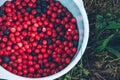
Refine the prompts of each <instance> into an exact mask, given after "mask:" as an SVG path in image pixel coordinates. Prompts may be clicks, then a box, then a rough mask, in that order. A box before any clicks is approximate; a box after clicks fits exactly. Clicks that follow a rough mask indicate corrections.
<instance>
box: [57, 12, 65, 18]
mask: <svg viewBox="0 0 120 80" xmlns="http://www.w3.org/2000/svg"><path fill="white" fill-rule="evenodd" d="M65 16H66V13H65V12H62V13H58V14H57V18H59V19H61V20H62V19H63V18H64V17H65Z"/></svg>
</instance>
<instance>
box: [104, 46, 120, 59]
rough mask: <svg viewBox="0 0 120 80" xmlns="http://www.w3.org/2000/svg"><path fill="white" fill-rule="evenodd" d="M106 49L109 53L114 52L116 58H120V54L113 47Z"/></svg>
mask: <svg viewBox="0 0 120 80" xmlns="http://www.w3.org/2000/svg"><path fill="white" fill-rule="evenodd" d="M106 49H107V50H108V51H109V52H112V53H113V54H114V55H115V56H116V57H118V58H120V52H119V51H118V50H116V49H113V48H111V47H106Z"/></svg>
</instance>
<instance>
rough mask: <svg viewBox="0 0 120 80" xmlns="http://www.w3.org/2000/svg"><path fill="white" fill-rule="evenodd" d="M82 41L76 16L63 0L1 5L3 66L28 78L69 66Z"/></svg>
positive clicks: (0, 54)
mask: <svg viewBox="0 0 120 80" xmlns="http://www.w3.org/2000/svg"><path fill="white" fill-rule="evenodd" d="M78 40H79V32H78V28H77V25H76V19H75V18H74V17H73V16H72V14H71V13H70V12H69V11H68V10H67V9H66V8H65V7H64V6H62V4H61V3H60V2H59V1H55V0H12V1H11V2H10V1H6V2H5V4H4V5H3V6H1V7H0V65H1V66H2V67H4V68H5V69H7V70H8V71H10V72H12V73H14V74H17V75H20V76H24V77H32V78H37V77H45V76H48V75H52V74H55V73H57V72H59V71H60V70H62V69H63V68H64V67H66V66H67V65H68V64H69V63H70V62H71V60H72V58H73V57H74V55H75V53H76V51H77V46H78Z"/></svg>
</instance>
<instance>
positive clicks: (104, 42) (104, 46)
mask: <svg viewBox="0 0 120 80" xmlns="http://www.w3.org/2000/svg"><path fill="white" fill-rule="evenodd" d="M113 37H114V34H112V35H110V36H109V37H108V38H106V39H105V40H104V41H103V43H102V45H100V46H99V47H97V51H102V50H104V49H105V48H106V47H107V45H108V43H109V42H110V40H111V39H112V38H113Z"/></svg>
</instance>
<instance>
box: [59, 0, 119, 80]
mask: <svg viewBox="0 0 120 80" xmlns="http://www.w3.org/2000/svg"><path fill="white" fill-rule="evenodd" d="M84 4H85V8H86V11H87V14H88V17H89V22H90V39H89V42H88V46H87V49H86V51H85V53H84V55H83V57H82V59H81V61H80V62H79V63H78V64H77V65H76V66H75V67H74V68H73V69H72V70H71V71H70V72H69V73H67V74H66V75H64V76H62V77H61V78H59V79H58V80H120V45H119V42H120V37H119V36H120V29H119V28H120V6H119V5H120V1H119V0H84Z"/></svg>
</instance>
